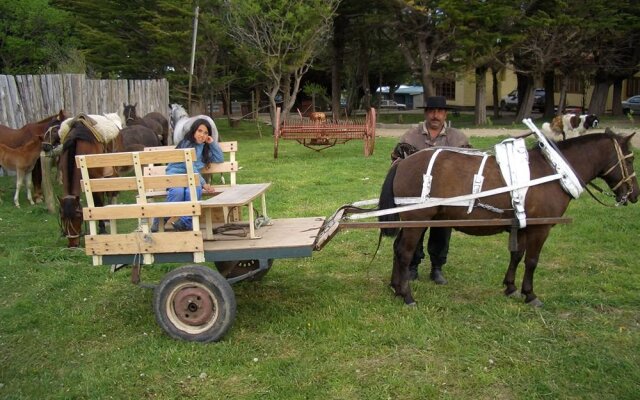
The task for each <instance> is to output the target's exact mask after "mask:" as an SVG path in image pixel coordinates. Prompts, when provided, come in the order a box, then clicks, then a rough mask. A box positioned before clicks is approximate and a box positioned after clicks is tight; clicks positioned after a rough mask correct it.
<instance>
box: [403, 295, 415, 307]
mask: <svg viewBox="0 0 640 400" xmlns="http://www.w3.org/2000/svg"><path fill="white" fill-rule="evenodd" d="M404 304H405V305H407V306H415V305H416V301H415V300H414V299H413V297H411V296H405V298H404Z"/></svg>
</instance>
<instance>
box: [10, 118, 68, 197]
mask: <svg viewBox="0 0 640 400" xmlns="http://www.w3.org/2000/svg"><path fill="white" fill-rule="evenodd" d="M65 118H66V116H65V114H64V111H63V110H60V112H58V114H56V115H52V116H49V117H46V118H44V119H43V120H41V121H38V122H34V123H28V124H26V125H25V126H23V127H22V128H20V129H13V128H9V127H7V126H4V125H0V166H2V167H3V168H4V169H6V170H10V171H16V192H15V195H14V197H13V202H14V204H15V205H16V207H20V202H19V201H18V198H19V196H20V189H21V187H22V186H23V185H24V186H26V188H27V199H28V200H29V203H31V204H32V205H33V204H34V198H35V200H36V201H41V200H42V188H41V184H42V169H41V167H40V163H39V162H38V160H39V159H40V151H41V150H42V149H43V146H45V145H47V144H50V142H51V140H52V137H53V136H55V135H57V130H58V129H59V128H60V124H61V123H62V121H63V120H64V119H65ZM32 188H33V189H34V193H33V197H32V195H31V189H32Z"/></svg>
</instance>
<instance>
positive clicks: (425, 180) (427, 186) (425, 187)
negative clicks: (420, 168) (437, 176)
mask: <svg viewBox="0 0 640 400" xmlns="http://www.w3.org/2000/svg"><path fill="white" fill-rule="evenodd" d="M442 150H443V149H437V150H436V151H435V152H434V153H433V156H431V159H430V160H429V166H427V172H425V173H424V175H423V176H422V194H420V201H421V202H424V201H426V200H427V199H428V198H429V193H431V181H432V180H433V175H431V170H432V169H433V164H435V162H436V158H437V157H438V154H440V152H441V151H442Z"/></svg>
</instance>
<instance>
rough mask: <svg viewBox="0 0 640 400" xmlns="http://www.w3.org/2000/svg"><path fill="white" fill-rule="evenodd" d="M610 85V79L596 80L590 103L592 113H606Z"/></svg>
mask: <svg viewBox="0 0 640 400" xmlns="http://www.w3.org/2000/svg"><path fill="white" fill-rule="evenodd" d="M609 86H611V81H609V80H600V81H596V84H595V86H594V87H593V92H592V93H591V102H590V103H589V113H590V114H596V115H604V113H605V108H606V105H607V96H608V94H609Z"/></svg>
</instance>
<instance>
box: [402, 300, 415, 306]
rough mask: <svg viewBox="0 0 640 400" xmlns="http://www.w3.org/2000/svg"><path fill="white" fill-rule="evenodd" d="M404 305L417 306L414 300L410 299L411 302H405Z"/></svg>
mask: <svg viewBox="0 0 640 400" xmlns="http://www.w3.org/2000/svg"><path fill="white" fill-rule="evenodd" d="M404 305H405V307H417V306H418V304H417V303H416V302H415V301H412V302H411V303H406V302H405V304H404Z"/></svg>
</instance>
